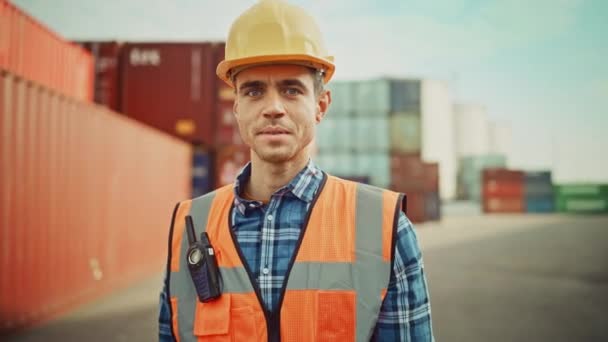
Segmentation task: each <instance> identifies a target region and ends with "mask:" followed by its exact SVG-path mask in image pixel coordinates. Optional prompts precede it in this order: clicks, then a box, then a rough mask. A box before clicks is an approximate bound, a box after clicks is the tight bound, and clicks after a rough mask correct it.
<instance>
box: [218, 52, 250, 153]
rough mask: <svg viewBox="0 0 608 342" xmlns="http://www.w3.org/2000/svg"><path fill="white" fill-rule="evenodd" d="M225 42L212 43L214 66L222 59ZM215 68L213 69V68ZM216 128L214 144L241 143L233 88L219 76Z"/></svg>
mask: <svg viewBox="0 0 608 342" xmlns="http://www.w3.org/2000/svg"><path fill="white" fill-rule="evenodd" d="M225 46H226V44H224V43H216V44H214V45H213V57H214V62H213V65H214V67H216V66H217V65H218V64H219V63H220V62H221V61H222V60H224V52H225V51H224V49H225ZM214 70H215V69H214ZM216 81H217V85H216V94H215V98H216V99H217V103H216V111H215V115H216V128H215V134H216V136H215V140H214V141H215V144H216V145H217V146H223V145H241V144H242V143H243V141H242V139H241V136H240V134H239V130H238V125H237V122H236V118H235V116H234V110H233V107H234V99H235V92H234V89H233V88H231V87H230V86H228V85H227V84H226V83H224V82H223V81H222V80H220V79H219V78H216Z"/></svg>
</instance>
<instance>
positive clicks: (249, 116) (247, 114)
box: [234, 65, 330, 163]
mask: <svg viewBox="0 0 608 342" xmlns="http://www.w3.org/2000/svg"><path fill="white" fill-rule="evenodd" d="M235 86H236V91H237V96H236V100H235V103H234V112H235V114H236V119H237V122H238V125H239V130H240V133H241V137H242V138H243V140H244V141H245V143H246V144H247V145H249V146H250V147H251V149H252V150H253V151H254V152H255V153H256V154H257V156H258V157H259V158H260V159H261V160H263V161H266V162H270V163H282V162H286V161H289V160H292V159H294V158H296V157H298V156H302V153H307V150H306V147H307V146H308V145H309V144H310V143H311V142H312V140H313V138H314V134H315V125H316V124H317V123H319V122H321V119H322V118H323V115H324V114H325V111H326V110H327V107H328V106H329V103H330V94H329V92H328V91H324V92H323V93H321V94H320V95H318V96H317V95H316V94H315V90H314V82H313V76H312V74H311V72H310V70H309V69H308V68H306V67H303V66H298V65H270V66H259V67H251V68H248V69H246V70H243V71H241V72H240V73H239V74H238V76H237V78H236V81H235Z"/></svg>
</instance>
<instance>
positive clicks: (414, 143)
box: [389, 112, 422, 153]
mask: <svg viewBox="0 0 608 342" xmlns="http://www.w3.org/2000/svg"><path fill="white" fill-rule="evenodd" d="M389 126H390V127H389V132H390V133H389V136H390V150H391V152H397V153H419V152H420V150H421V147H422V145H421V143H422V137H421V130H420V115H419V114H415V113H407V112H401V113H393V114H392V115H391V116H390V118H389Z"/></svg>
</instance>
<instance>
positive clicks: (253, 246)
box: [159, 161, 433, 342]
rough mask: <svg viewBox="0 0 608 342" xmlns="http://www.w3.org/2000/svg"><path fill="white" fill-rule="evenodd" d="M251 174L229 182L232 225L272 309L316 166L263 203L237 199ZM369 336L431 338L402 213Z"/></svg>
mask: <svg viewBox="0 0 608 342" xmlns="http://www.w3.org/2000/svg"><path fill="white" fill-rule="evenodd" d="M250 176H251V165H250V164H249V165H247V166H246V167H245V168H244V169H243V171H242V172H241V173H240V174H239V176H238V177H237V180H236V183H235V203H234V204H235V206H234V207H235V210H233V211H232V227H233V229H234V232H235V235H236V237H237V241H238V244H239V247H240V248H241V250H242V252H243V255H244V257H245V259H246V261H247V264H248V266H249V268H250V270H251V271H252V272H253V278H254V279H256V280H257V283H258V285H259V287H260V289H261V292H262V298H263V300H264V304H265V305H266V307H267V308H269V309H274V308H275V305H276V303H277V302H278V299H279V295H280V292H281V287H282V285H283V282H284V281H285V273H286V272H287V268H288V266H289V261H290V259H291V256H292V254H293V251H294V249H295V247H296V244H297V241H298V237H299V235H300V230H301V228H302V225H303V221H304V218H305V216H306V213H307V212H308V210H309V209H310V204H311V203H312V200H313V198H314V197H315V194H316V192H317V190H318V189H319V186H320V184H321V181H322V179H323V173H322V171H321V170H320V169H319V168H318V167H317V166H315V165H314V163H313V162H312V161H311V162H309V163H308V165H307V166H306V167H305V168H304V169H303V170H302V171H301V172H300V173H299V174H298V175H297V176H296V177H294V179H293V180H292V181H291V182H290V183H289V184H287V185H286V186H284V187H283V188H281V189H279V190H278V191H276V192H275V193H274V194H273V196H272V197H271V199H270V202H269V203H268V204H266V205H265V204H263V203H261V202H257V201H250V200H246V199H243V198H242V196H241V194H242V185H243V184H245V183H246V182H247V181H248V180H249V178H250ZM166 281H167V279H166V278H165V287H164V288H163V291H162V293H161V295H160V315H159V341H171V342H173V341H174V339H173V337H172V336H171V327H170V325H171V317H170V311H169V302H168V299H167V293H166ZM374 340H378V341H432V340H433V333H432V327H431V310H430V301H429V294H428V288H427V284H426V279H425V275H424V268H423V264H422V255H421V252H420V249H419V247H418V242H417V239H416V234H415V232H414V229H413V227H412V224H411V222H410V221H409V220H408V219H407V217H406V216H405V214H403V213H401V214H400V215H399V222H398V228H397V238H396V243H395V251H394V268H393V272H391V277H390V282H389V286H388V289H387V293H386V297H385V299H384V302H383V303H382V308H381V310H380V314H379V316H378V322H377V323H376V331H375V333H374Z"/></svg>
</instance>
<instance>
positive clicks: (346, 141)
mask: <svg viewBox="0 0 608 342" xmlns="http://www.w3.org/2000/svg"><path fill="white" fill-rule="evenodd" d="M353 126H354V124H353V119H352V118H349V117H325V118H324V119H323V120H322V121H321V123H319V124H318V125H317V126H316V130H317V131H316V142H317V148H318V150H319V151H320V152H321V153H327V152H329V153H333V152H338V153H340V152H351V151H353V150H354V146H355V144H354V141H355V140H356V139H355V134H353Z"/></svg>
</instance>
